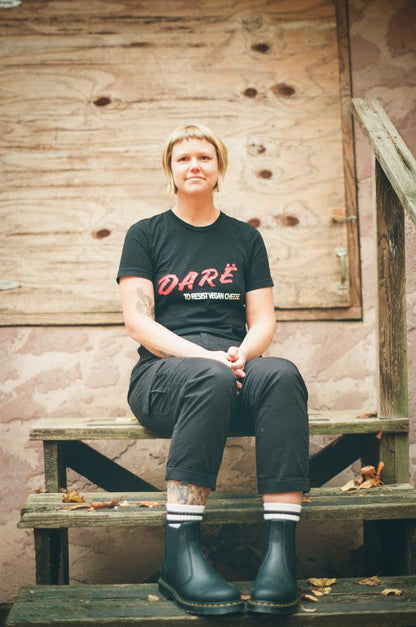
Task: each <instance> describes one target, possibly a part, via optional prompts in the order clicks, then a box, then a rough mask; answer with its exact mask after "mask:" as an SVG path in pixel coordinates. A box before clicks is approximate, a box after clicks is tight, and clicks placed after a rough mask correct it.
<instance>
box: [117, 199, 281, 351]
mask: <svg viewBox="0 0 416 627" xmlns="http://www.w3.org/2000/svg"><path fill="white" fill-rule="evenodd" d="M122 276H137V277H142V278H145V279H149V280H150V281H152V282H153V285H154V292H155V319H156V320H157V322H159V323H160V324H162V325H164V326H165V327H167V328H168V329H170V330H171V331H173V332H174V333H176V334H177V335H182V336H183V335H187V334H192V333H200V332H206V333H211V334H213V335H217V336H220V337H225V338H229V339H230V340H239V341H241V340H242V339H243V337H244V336H245V333H246V326H245V322H246V320H245V295H246V293H247V292H250V291H252V290H256V289H259V288H262V287H269V286H272V285H273V281H272V278H271V275H270V269H269V262H268V259H267V253H266V249H265V246H264V243H263V240H262V237H261V235H260V233H259V232H258V231H257V230H256V229H255V228H254V227H252V226H250V225H249V224H246V223H245V222H242V221H240V220H237V219H235V218H231V217H229V216H227V215H226V214H224V213H222V212H221V213H220V215H219V217H218V218H217V220H216V221H215V222H214V223H213V224H211V225H209V226H204V227H195V226H192V225H190V224H187V223H186V222H184V221H183V220H181V219H180V218H178V217H177V216H176V215H175V214H174V213H173V212H172V211H171V210H169V211H165V212H163V213H160V214H158V215H156V216H154V217H152V218H146V219H144V220H140V221H139V222H137V223H136V224H133V225H132V226H131V227H130V229H129V230H128V232H127V234H126V238H125V242H124V247H123V252H122V255H121V261H120V267H119V271H118V274H117V281H118V280H119V279H120V277H122Z"/></svg>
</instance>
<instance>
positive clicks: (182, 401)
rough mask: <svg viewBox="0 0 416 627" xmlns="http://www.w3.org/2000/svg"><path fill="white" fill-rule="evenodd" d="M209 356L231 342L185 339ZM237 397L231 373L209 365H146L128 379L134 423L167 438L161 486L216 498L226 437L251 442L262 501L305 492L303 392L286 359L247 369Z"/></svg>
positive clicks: (198, 361)
mask: <svg viewBox="0 0 416 627" xmlns="http://www.w3.org/2000/svg"><path fill="white" fill-rule="evenodd" d="M187 339H190V340H191V341H194V342H195V343H197V344H201V345H203V346H205V348H208V349H209V350H225V351H226V350H227V349H228V347H229V346H230V345H235V342H232V341H230V340H225V339H224V338H218V337H215V336H212V335H208V334H206V333H201V334H198V335H196V336H195V335H194V336H187ZM245 373H246V376H245V378H244V379H243V380H242V384H243V386H242V389H241V391H240V392H239V394H237V388H236V380H235V376H234V374H233V372H232V370H231V369H230V368H228V367H227V366H225V365H224V364H222V363H220V362H218V361H214V360H211V359H202V358H194V357H192V358H180V357H171V358H168V359H158V358H155V359H151V360H146V361H144V363H140V362H139V363H138V364H137V366H136V367H135V369H134V370H133V373H132V379H131V385H130V389H129V396H128V400H129V404H130V407H131V409H132V411H133V413H134V414H135V416H136V417H137V418H138V420H139V422H140V423H141V424H142V425H143V426H145V427H147V428H149V429H151V430H152V431H154V432H156V433H157V434H158V435H160V436H164V437H165V436H168V437H171V438H172V440H171V447H170V451H169V456H168V461H167V470H166V479H167V480H169V479H174V480H177V481H182V482H185V483H190V484H194V485H198V486H203V487H207V488H211V489H212V490H215V486H216V479H217V474H218V470H219V467H220V464H221V460H222V456H223V452H224V446H225V442H226V439H227V435H229V434H230V433H238V434H239V435H253V436H255V441H256V469H257V483H258V490H259V492H260V493H261V494H266V493H279V492H302V491H304V492H305V491H307V490H308V489H309V482H308V467H309V461H308V458H309V455H308V451H309V430H308V415H307V397H308V394H307V390H306V386H305V383H304V381H303V379H302V376H301V375H300V373H299V371H298V369H297V368H296V366H295V365H294V364H293V363H291V362H290V361H287V360H285V359H280V358H276V357H260V358H257V359H252V360H250V361H249V362H247V364H246V367H245Z"/></svg>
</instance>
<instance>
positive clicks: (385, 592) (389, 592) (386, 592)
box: [381, 588, 403, 597]
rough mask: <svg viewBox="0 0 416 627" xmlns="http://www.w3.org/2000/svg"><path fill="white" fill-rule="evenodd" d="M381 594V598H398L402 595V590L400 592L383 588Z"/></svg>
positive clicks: (397, 589) (396, 589)
mask: <svg viewBox="0 0 416 627" xmlns="http://www.w3.org/2000/svg"><path fill="white" fill-rule="evenodd" d="M381 594H382V595H383V597H388V596H395V597H399V596H400V595H401V594H403V590H400V589H399V588H385V589H384V590H382V591H381Z"/></svg>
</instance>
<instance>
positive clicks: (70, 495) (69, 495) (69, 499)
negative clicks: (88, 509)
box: [62, 490, 85, 503]
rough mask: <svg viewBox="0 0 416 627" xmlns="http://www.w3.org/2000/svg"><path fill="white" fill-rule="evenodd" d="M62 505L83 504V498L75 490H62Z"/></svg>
mask: <svg viewBox="0 0 416 627" xmlns="http://www.w3.org/2000/svg"><path fill="white" fill-rule="evenodd" d="M62 503H85V499H84V497H83V496H81V495H80V494H79V492H76V490H72V491H71V492H69V490H63V491H62Z"/></svg>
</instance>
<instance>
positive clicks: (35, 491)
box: [33, 487, 46, 494]
mask: <svg viewBox="0 0 416 627" xmlns="http://www.w3.org/2000/svg"><path fill="white" fill-rule="evenodd" d="M33 492H34V493H35V494H44V493H45V492H46V490H45V488H41V487H39V488H35V489H34V490H33Z"/></svg>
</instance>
